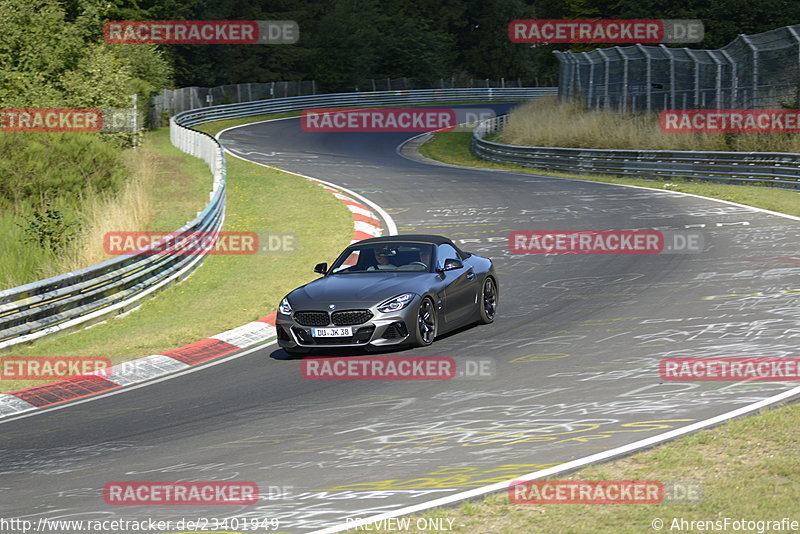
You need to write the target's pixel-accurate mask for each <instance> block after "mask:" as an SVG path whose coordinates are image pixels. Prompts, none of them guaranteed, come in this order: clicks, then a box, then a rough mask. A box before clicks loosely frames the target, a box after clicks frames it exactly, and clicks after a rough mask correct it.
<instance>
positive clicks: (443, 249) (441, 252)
mask: <svg viewBox="0 0 800 534" xmlns="http://www.w3.org/2000/svg"><path fill="white" fill-rule="evenodd" d="M457 259H459V258H458V251H456V249H455V248H453V246H452V245H448V244H447V243H442V244H441V245H439V246H438V247H436V266H437V267H444V262H445V260H457Z"/></svg>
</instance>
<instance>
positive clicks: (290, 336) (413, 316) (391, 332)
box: [275, 297, 420, 349]
mask: <svg viewBox="0 0 800 534" xmlns="http://www.w3.org/2000/svg"><path fill="white" fill-rule="evenodd" d="M419 300H420V299H419V297H415V298H414V300H412V301H411V303H410V304H409V305H408V306H406V307H405V308H403V309H402V310H398V311H396V312H391V313H381V312H379V311H377V309H375V308H374V307H373V308H369V310H370V311H371V312H372V313H373V317H372V318H371V319H369V320H368V321H366V322H364V323H361V324H357V325H348V326H349V327H350V328H352V331H353V335H352V336H350V337H313V336H312V328H316V327H312V326H307V325H302V324H300V323H299V322H297V321H296V320H295V318H294V315H295V314H296V313H297V312H298V311H305V310H294V311H293V313H292V315H291V316H290V315H285V314H282V313H280V312H279V313H278V315H277V317H276V320H275V328H276V329H277V335H278V345H279V346H280V347H282V348H290V349H291V348H297V347H302V348H310V349H311V348H335V347H364V346H367V345H371V346H375V347H384V346H392V345H402V344H405V343H408V342H409V339H410V337H411V336H413V335H414V329H415V328H416V321H417V308H418V307H419ZM313 311H316V310H313ZM343 311H346V310H343ZM333 326H334V325H332V324H329V325H328V327H333Z"/></svg>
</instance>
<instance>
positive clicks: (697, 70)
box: [684, 48, 700, 107]
mask: <svg viewBox="0 0 800 534" xmlns="http://www.w3.org/2000/svg"><path fill="white" fill-rule="evenodd" d="M684 50H686V54H687V55H688V56H689V57H690V58H692V61H694V107H698V106H699V105H700V61H699V60H698V59H697V57H696V56H695V55H694V50H689V49H688V48H685V49H684Z"/></svg>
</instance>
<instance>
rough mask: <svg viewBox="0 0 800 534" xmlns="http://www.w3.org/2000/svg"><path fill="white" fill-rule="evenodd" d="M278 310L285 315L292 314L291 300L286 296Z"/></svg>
mask: <svg viewBox="0 0 800 534" xmlns="http://www.w3.org/2000/svg"><path fill="white" fill-rule="evenodd" d="M278 311H279V312H281V313H282V314H284V315H291V314H292V306H291V304H289V301H288V300H287V299H286V298H284V299H283V300H282V301H281V305H280V306H278Z"/></svg>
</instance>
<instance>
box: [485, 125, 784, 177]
mask: <svg viewBox="0 0 800 534" xmlns="http://www.w3.org/2000/svg"><path fill="white" fill-rule="evenodd" d="M507 121H508V115H502V116H499V117H494V118H491V119H486V120H484V121H481V122H480V123H479V124H478V126H476V127H475V129H474V130H473V135H472V151H473V153H474V154H476V155H477V156H478V157H480V158H482V159H485V160H489V161H495V162H499V163H510V164H514V165H521V166H524V167H535V168H537V169H545V170H549V171H556V172H564V173H572V174H606V175H613V176H628V175H636V176H639V177H642V176H644V177H647V176H652V177H655V178H662V179H663V178H690V179H701V180H708V181H715V182H735V183H740V182H741V183H751V184H757V185H776V186H780V187H788V188H794V189H800V154H793V153H788V152H701V151H693V150H692V151H688V150H686V151H684V150H615V149H600V148H558V147H541V146H518V145H506V144H503V143H497V142H494V141H489V140H487V139H486V135H487V134H489V133H492V132H496V131H499V130H501V129H502V128H503V127H504V126H505V124H506V122H507Z"/></svg>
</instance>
